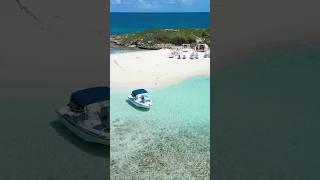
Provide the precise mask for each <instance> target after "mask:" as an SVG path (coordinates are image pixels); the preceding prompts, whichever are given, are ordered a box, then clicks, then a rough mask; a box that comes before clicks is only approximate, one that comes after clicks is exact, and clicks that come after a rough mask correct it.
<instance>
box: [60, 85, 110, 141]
mask: <svg viewBox="0 0 320 180" xmlns="http://www.w3.org/2000/svg"><path fill="white" fill-rule="evenodd" d="M109 101H110V89H109V87H105V86H101V87H93V88H88V89H83V90H79V91H75V92H73V93H72V94H71V98H70V102H69V103H68V105H67V106H65V107H62V108H60V109H58V110H57V113H58V115H59V116H60V119H61V122H62V123H63V124H64V125H65V126H66V127H67V128H68V129H70V130H71V131H72V132H73V133H74V134H76V135H77V136H79V137H81V138H82V139H84V140H86V141H88V142H93V143H100V144H105V145H108V144H109V142H110V120H109V118H110V113H109V111H110V110H109Z"/></svg>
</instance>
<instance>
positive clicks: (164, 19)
mask: <svg viewBox="0 0 320 180" xmlns="http://www.w3.org/2000/svg"><path fill="white" fill-rule="evenodd" d="M209 26H210V13H208V12H203V13H190V12H187V13H110V32H111V34H126V33H131V32H139V31H144V30H150V29H166V28H209Z"/></svg>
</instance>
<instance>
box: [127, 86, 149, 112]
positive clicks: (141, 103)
mask: <svg viewBox="0 0 320 180" xmlns="http://www.w3.org/2000/svg"><path fill="white" fill-rule="evenodd" d="M128 99H129V101H130V102H131V103H132V104H134V105H135V106H137V107H141V108H147V109H149V108H150V107H151V106H152V100H151V98H150V96H149V94H148V91H146V90H145V89H136V90H134V91H132V92H131V94H130V95H128Z"/></svg>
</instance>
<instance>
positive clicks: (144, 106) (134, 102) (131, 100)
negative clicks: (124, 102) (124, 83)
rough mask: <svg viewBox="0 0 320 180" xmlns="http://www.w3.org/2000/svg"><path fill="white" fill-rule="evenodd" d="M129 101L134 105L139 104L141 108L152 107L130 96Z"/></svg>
mask: <svg viewBox="0 0 320 180" xmlns="http://www.w3.org/2000/svg"><path fill="white" fill-rule="evenodd" d="M129 101H130V102H131V103H132V104H133V105H135V106H137V107H140V108H146V109H150V107H151V105H149V106H148V105H144V104H140V103H137V102H136V101H135V100H133V99H131V98H129Z"/></svg>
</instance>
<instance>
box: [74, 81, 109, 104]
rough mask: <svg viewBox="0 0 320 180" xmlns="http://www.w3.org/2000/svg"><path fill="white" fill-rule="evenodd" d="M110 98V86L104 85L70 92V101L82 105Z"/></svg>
mask: <svg viewBox="0 0 320 180" xmlns="http://www.w3.org/2000/svg"><path fill="white" fill-rule="evenodd" d="M109 99H110V88H109V87H106V86H101V87H94V88H88V89H83V90H79V91H76V92H73V93H72V94H71V100H70V101H71V102H73V103H75V104H77V105H79V106H81V107H84V106H87V105H89V104H93V103H96V102H102V101H107V100H109Z"/></svg>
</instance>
